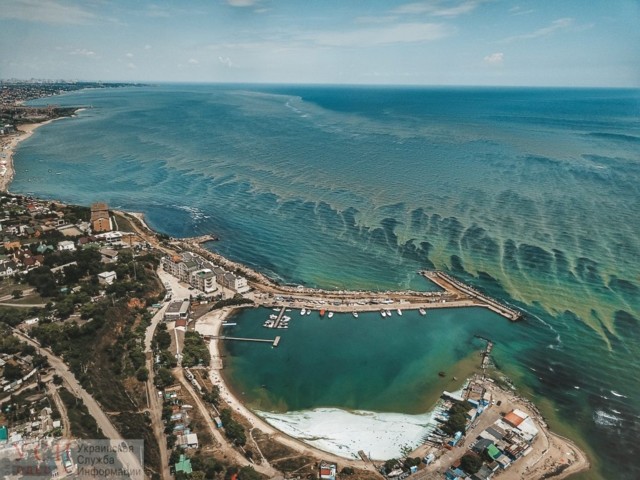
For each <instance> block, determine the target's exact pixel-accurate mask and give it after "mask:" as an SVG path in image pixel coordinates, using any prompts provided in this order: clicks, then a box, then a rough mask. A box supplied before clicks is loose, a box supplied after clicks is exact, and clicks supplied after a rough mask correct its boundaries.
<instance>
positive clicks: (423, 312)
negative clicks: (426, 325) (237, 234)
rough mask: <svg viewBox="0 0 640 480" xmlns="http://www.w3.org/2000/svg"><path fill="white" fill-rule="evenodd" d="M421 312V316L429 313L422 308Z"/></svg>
mask: <svg viewBox="0 0 640 480" xmlns="http://www.w3.org/2000/svg"><path fill="white" fill-rule="evenodd" d="M418 311H419V312H420V315H426V314H427V311H426V310H425V309H424V308H421V309H419V310H418Z"/></svg>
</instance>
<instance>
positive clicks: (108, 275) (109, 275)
mask: <svg viewBox="0 0 640 480" xmlns="http://www.w3.org/2000/svg"><path fill="white" fill-rule="evenodd" d="M117 279H118V276H117V275H116V272H102V273H99V274H98V283H99V284H100V285H111V284H112V283H113V282H115V281H116V280H117Z"/></svg>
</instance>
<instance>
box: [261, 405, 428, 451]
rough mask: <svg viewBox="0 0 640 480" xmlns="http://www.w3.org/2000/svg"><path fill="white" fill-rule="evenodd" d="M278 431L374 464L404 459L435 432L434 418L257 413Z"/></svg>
mask: <svg viewBox="0 0 640 480" xmlns="http://www.w3.org/2000/svg"><path fill="white" fill-rule="evenodd" d="M256 413H257V414H258V415H260V416H261V417H262V418H264V419H265V420H266V421H267V422H269V423H270V424H271V425H273V426H274V427H276V428H277V429H278V430H281V431H282V432H284V433H286V434H287V435H290V436H292V437H294V438H298V439H300V440H303V441H304V442H306V443H309V444H311V445H314V446H316V447H318V448H319V449H321V450H324V451H326V452H331V453H333V454H335V455H339V456H341V457H345V458H358V451H359V450H363V451H364V452H365V453H366V454H367V456H369V458H371V459H373V460H387V459H389V458H397V457H400V456H402V451H403V448H406V449H408V450H414V449H415V448H416V447H418V446H419V445H421V444H422V443H423V439H424V437H425V436H426V435H427V434H428V433H429V432H430V431H432V430H433V424H432V423H431V422H432V414H431V413H425V414H423V415H405V414H400V413H379V412H367V411H354V412H349V411H345V410H340V409H337V408H317V409H314V410H305V411H300V412H287V413H270V412H259V411H257V412H256Z"/></svg>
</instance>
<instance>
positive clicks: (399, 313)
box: [396, 308, 402, 316]
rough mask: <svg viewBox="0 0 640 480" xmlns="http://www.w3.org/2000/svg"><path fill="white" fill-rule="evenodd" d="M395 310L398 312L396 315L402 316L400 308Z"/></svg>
mask: <svg viewBox="0 0 640 480" xmlns="http://www.w3.org/2000/svg"><path fill="white" fill-rule="evenodd" d="M396 312H398V315H400V316H402V310H400V309H399V308H398V309H397V310H396Z"/></svg>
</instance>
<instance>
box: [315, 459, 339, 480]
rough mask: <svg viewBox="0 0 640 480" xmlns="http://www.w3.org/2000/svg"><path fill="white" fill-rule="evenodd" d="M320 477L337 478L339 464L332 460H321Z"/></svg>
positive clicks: (330, 479)
mask: <svg viewBox="0 0 640 480" xmlns="http://www.w3.org/2000/svg"><path fill="white" fill-rule="evenodd" d="M318 468H319V472H318V473H319V477H320V478H321V479H323V480H336V474H337V471H338V465H336V464H335V463H332V462H326V461H324V460H323V461H321V462H320V465H319V467H318Z"/></svg>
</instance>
